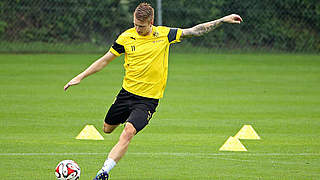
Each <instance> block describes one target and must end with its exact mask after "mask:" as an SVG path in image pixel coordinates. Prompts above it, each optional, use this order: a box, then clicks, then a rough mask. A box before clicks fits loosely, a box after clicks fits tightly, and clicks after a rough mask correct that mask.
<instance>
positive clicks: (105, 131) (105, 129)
mask: <svg viewBox="0 0 320 180" xmlns="http://www.w3.org/2000/svg"><path fill="white" fill-rule="evenodd" d="M112 131H113V129H109V128H107V127H103V132H104V133H106V134H110V133H112Z"/></svg>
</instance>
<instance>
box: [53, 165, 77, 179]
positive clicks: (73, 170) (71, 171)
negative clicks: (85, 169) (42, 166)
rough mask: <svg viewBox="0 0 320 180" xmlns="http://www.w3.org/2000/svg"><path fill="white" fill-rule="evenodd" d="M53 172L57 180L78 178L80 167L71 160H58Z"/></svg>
mask: <svg viewBox="0 0 320 180" xmlns="http://www.w3.org/2000/svg"><path fill="white" fill-rule="evenodd" d="M54 173H55V175H56V177H57V179H59V180H78V179H79V178H80V167H79V165H78V164H77V163H76V162H74V161H72V160H63V161H61V162H59V164H58V165H57V167H56V171H55V172H54Z"/></svg>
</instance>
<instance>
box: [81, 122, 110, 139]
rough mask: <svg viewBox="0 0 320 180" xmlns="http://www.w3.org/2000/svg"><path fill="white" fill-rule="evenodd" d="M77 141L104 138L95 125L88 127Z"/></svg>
mask: <svg viewBox="0 0 320 180" xmlns="http://www.w3.org/2000/svg"><path fill="white" fill-rule="evenodd" d="M76 139H92V140H104V138H103V137H102V136H101V134H100V133H99V132H98V130H97V129H96V128H95V127H94V126H93V125H86V126H85V127H84V128H83V130H82V131H81V132H80V133H79V135H78V136H77V137H76Z"/></svg>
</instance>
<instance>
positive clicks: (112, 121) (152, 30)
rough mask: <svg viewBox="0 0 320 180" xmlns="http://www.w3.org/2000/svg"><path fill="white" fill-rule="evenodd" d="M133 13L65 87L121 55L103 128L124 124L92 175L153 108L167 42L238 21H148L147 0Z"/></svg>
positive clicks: (110, 161) (119, 153)
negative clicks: (121, 71) (118, 84)
mask: <svg viewBox="0 0 320 180" xmlns="http://www.w3.org/2000/svg"><path fill="white" fill-rule="evenodd" d="M133 15H134V19H133V22H134V27H133V28H131V29H128V30H126V31H124V32H123V33H122V34H121V35H120V36H119V37H118V39H117V40H116V41H115V42H114V43H113V45H112V47H111V48H110V50H109V51H108V52H107V53H106V54H105V55H104V56H102V57H101V58H99V59H98V60H96V61H95V62H94V63H93V64H92V65H90V66H89V67H88V68H87V69H86V70H85V71H83V72H82V73H80V74H79V75H77V76H76V77H74V78H73V79H72V80H70V81H69V82H68V83H67V84H66V85H65V86H64V90H67V89H68V88H69V87H70V86H73V85H76V84H79V83H80V81H81V80H82V79H84V78H85V77H87V76H89V75H91V74H93V73H96V72H98V71H100V70H101V69H103V68H104V67H105V66H107V65H108V64H109V63H110V62H111V61H112V60H114V59H115V58H116V57H118V56H120V55H121V54H124V55H125V62H124V68H125V76H124V79H123V84H122V89H121V90H120V92H119V94H118V95H117V97H116V100H115V102H114V103H113V104H112V105H111V107H110V109H109V111H108V112H107V115H106V117H105V120H104V127H103V131H104V132H105V133H111V132H112V131H113V130H114V129H115V128H117V127H118V126H119V124H123V123H125V127H124V129H123V131H122V133H121V135H120V138H119V140H118V143H117V144H116V145H115V146H114V147H113V148H112V150H111V151H110V152H109V155H108V158H107V159H106V161H105V162H104V165H103V167H102V168H101V170H99V172H98V173H97V175H96V177H95V178H94V180H99V179H102V180H107V179H108V178H109V172H110V170H111V169H112V168H113V167H114V166H115V165H116V164H117V163H118V161H119V160H120V159H121V158H122V157H123V156H124V154H125V153H126V151H127V149H128V146H129V143H130V141H131V139H132V138H133V137H134V136H135V135H136V134H137V133H138V132H139V131H141V130H142V129H143V128H144V127H145V126H146V125H147V124H148V123H149V121H150V119H151V117H152V115H153V113H154V112H155V111H156V108H157V106H158V102H159V99H160V98H162V96H163V93H164V89H165V86H166V81H167V71H168V54H169V46H170V44H172V43H176V42H179V41H180V40H181V39H183V38H186V37H192V36H201V35H204V34H205V33H208V32H210V31H212V30H213V29H215V28H216V27H218V26H219V25H221V24H223V23H238V24H240V22H241V21H242V19H241V17H240V16H239V15H236V14H232V15H229V16H225V17H223V18H221V19H217V20H214V21H210V22H207V23H203V24H199V25H196V26H194V27H192V28H188V29H180V28H169V27H164V26H153V20H154V9H153V8H152V7H151V6H150V5H149V4H147V3H141V4H139V5H138V6H137V8H136V9H135V11H134V14H133Z"/></svg>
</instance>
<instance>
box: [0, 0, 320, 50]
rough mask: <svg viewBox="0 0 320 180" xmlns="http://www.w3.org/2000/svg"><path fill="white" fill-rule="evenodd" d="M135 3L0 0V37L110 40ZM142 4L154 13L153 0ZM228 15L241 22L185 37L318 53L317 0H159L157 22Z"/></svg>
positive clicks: (205, 43)
mask: <svg viewBox="0 0 320 180" xmlns="http://www.w3.org/2000/svg"><path fill="white" fill-rule="evenodd" d="M141 2H142V1H140V0H126V1H124V0H122V1H121V0H104V1H101V0H90V1H83V0H68V1H65V0H50V1H49V0H46V1H43V0H29V1H24V0H3V1H1V2H0V6H1V8H0V38H1V39H2V40H5V41H18V42H34V41H40V42H48V43H57V42H65V43H70V42H72V43H77V42H81V43H83V42H89V43H94V44H100V45H101V44H105V43H106V42H109V43H110V42H112V41H113V40H114V39H115V38H116V36H117V35H118V34H119V33H121V32H122V31H124V30H125V29H127V28H129V27H131V26H132V12H133V11H134V9H135V7H136V6H137V5H138V4H139V3H141ZM146 2H148V3H150V4H152V6H153V7H154V8H155V11H156V0H146ZM231 13H236V14H239V15H241V16H242V17H243V20H244V23H243V24H241V25H240V26H239V25H224V26H223V27H220V28H218V29H217V30H215V32H214V33H209V34H207V35H206V36H203V37H198V38H191V39H187V40H186V41H187V42H189V43H190V44H192V45H193V46H197V47H206V48H223V49H275V50H281V51H289V52H319V51H320V33H319V32H320V1H318V0H282V1H274V0H272V1H259V0H252V1H239V0H231V1H229V0H228V1H227V0H214V1H212V0H201V1H199V0H179V1H164V0H163V1H162V15H163V18H162V19H163V24H164V25H166V26H170V27H181V28H188V27H192V26H194V25H196V24H199V23H202V22H206V21H210V20H214V19H217V18H220V17H222V16H225V15H228V14H231ZM155 16H156V17H157V11H156V13H155ZM155 20H156V18H155ZM155 24H157V22H156V23H155Z"/></svg>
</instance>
